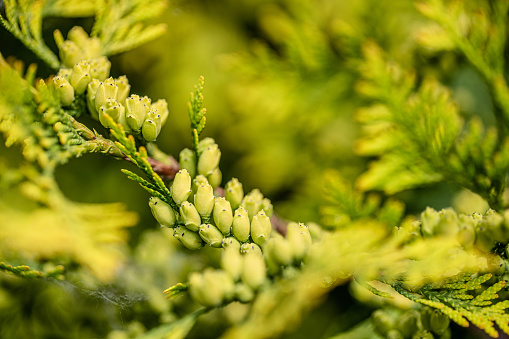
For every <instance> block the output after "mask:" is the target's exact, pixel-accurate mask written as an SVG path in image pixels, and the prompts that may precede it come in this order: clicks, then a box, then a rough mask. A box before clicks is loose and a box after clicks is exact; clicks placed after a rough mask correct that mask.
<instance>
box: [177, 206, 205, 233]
mask: <svg viewBox="0 0 509 339" xmlns="http://www.w3.org/2000/svg"><path fill="white" fill-rule="evenodd" d="M180 218H181V221H182V222H184V223H185V225H186V227H187V228H188V229H189V230H191V231H193V232H198V229H199V228H200V225H201V218H200V214H199V213H198V211H197V210H196V207H195V206H194V205H193V204H191V203H190V202H189V201H184V202H183V203H182V204H181V205H180Z"/></svg>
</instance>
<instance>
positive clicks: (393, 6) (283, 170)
mask: <svg viewBox="0 0 509 339" xmlns="http://www.w3.org/2000/svg"><path fill="white" fill-rule="evenodd" d="M158 20H159V22H165V23H166V24H167V25H168V31H167V33H166V34H165V35H164V36H162V37H160V38H158V39H157V40H155V41H153V42H150V43H148V44H146V45H143V46H141V47H139V48H137V49H134V50H132V51H130V52H127V53H124V54H122V55H119V56H115V57H113V58H112V64H113V69H112V75H113V76H119V75H124V74H125V75H127V77H128V78H129V80H130V83H131V85H132V89H131V92H132V93H137V94H140V95H148V96H150V97H151V98H152V99H154V100H157V99H158V98H164V99H166V100H167V102H168V104H169V110H170V117H169V119H168V122H167V123H166V125H165V126H164V128H163V131H162V132H161V134H160V137H159V138H158V140H157V143H158V145H159V147H160V148H161V149H162V150H164V151H165V152H167V153H169V154H172V155H174V156H175V157H178V153H179V152H180V150H181V149H182V148H184V147H189V146H190V145H191V137H190V130H189V122H188V116H187V101H188V99H189V92H190V91H191V90H192V88H193V85H194V84H195V83H196V82H197V80H198V78H199V76H201V75H203V76H204V77H205V90H204V97H205V100H204V106H205V107H206V108H207V127H206V128H205V131H204V135H205V136H210V137H213V138H214V139H215V140H216V142H217V143H218V144H219V147H220V149H221V152H222V159H221V165H220V168H221V170H222V172H223V183H225V182H226V181H227V180H229V179H230V178H231V177H236V178H238V179H239V180H240V181H241V182H243V184H244V189H245V191H246V192H248V191H250V190H251V189H253V188H260V190H261V191H262V192H263V193H264V195H265V196H267V197H269V198H270V199H271V200H272V201H273V204H274V206H275V211H276V213H278V214H279V215H280V216H281V217H283V218H285V219H290V220H295V221H301V222H309V221H313V222H317V223H321V222H322V219H321V216H320V207H321V206H322V205H323V201H324V200H323V199H324V197H323V196H322V188H321V187H322V178H323V173H324V171H326V170H327V169H331V168H332V169H335V170H338V171H339V172H340V173H341V174H342V176H343V177H345V178H347V179H348V180H350V181H351V182H352V183H354V181H355V178H356V177H357V176H358V175H359V174H360V173H362V172H363V171H364V170H365V169H366V166H367V163H368V161H369V159H366V158H361V157H359V156H357V155H356V154H355V152H354V150H355V140H356V138H357V137H358V135H359V133H360V131H359V126H358V124H357V123H356V121H355V118H354V116H355V112H356V111H357V110H358V109H359V108H360V107H362V106H363V105H365V104H366V102H365V101H364V99H363V98H362V97H361V96H359V95H358V94H357V92H356V83H357V81H358V78H359V75H358V69H357V66H358V64H359V60H360V58H361V51H360V49H361V46H362V44H363V43H364V42H365V41H367V40H374V41H376V43H377V44H379V45H380V46H381V47H382V48H383V49H384V50H385V51H386V53H387V54H388V55H389V57H390V58H393V59H395V60H397V61H398V62H399V63H400V64H402V65H403V66H404V67H407V68H411V69H414V70H415V71H416V72H417V75H418V76H419V77H422V76H424V75H427V74H433V75H435V76H437V77H438V78H439V79H440V81H442V82H443V83H445V84H446V85H448V86H450V88H451V89H452V92H453V95H454V98H455V99H456V100H457V102H458V105H459V107H460V109H461V112H462V113H463V114H464V115H465V117H468V116H470V115H473V114H476V115H480V116H481V117H482V119H483V120H484V122H485V123H486V124H488V125H489V124H492V123H493V121H492V120H491V110H492V107H491V102H490V98H489V95H488V92H487V90H486V88H485V86H484V85H483V83H482V81H481V80H480V79H479V78H478V76H477V75H476V73H475V72H474V71H473V70H472V69H471V68H470V67H469V66H467V65H466V63H465V61H464V60H462V59H461V58H459V57H458V56H457V55H455V54H454V53H452V52H450V53H449V52H442V53H434V52H433V51H430V50H426V49H425V48H423V47H421V46H420V45H419V43H418V42H419V39H418V37H419V35H418V34H419V30H420V29H421V28H422V27H423V26H425V25H428V24H429V23H428V22H427V21H426V20H425V19H424V18H423V17H421V16H420V15H419V14H418V12H417V11H416V9H415V7H414V4H413V1H409V0H393V1H378V0H350V1H341V0H185V1H184V0H175V1H171V2H170V3H169V7H168V9H167V11H166V12H165V13H164V15H163V16H162V17H161V18H159V19H158ZM76 24H79V25H83V26H84V27H85V28H86V29H87V30H88V29H90V27H91V25H92V21H91V20H90V19H77V20H74V19H73V20H63V19H56V18H50V19H49V20H47V21H46V22H45V24H44V30H45V34H47V41H48V44H49V45H50V46H53V47H54V45H52V43H53V42H52V38H51V34H52V31H53V30H54V29H56V28H59V29H60V30H62V31H63V32H65V31H67V30H68V29H70V28H71V27H72V26H73V25H76ZM0 42H1V43H0V52H1V53H2V54H3V55H4V56H9V55H16V56H17V57H18V58H20V59H22V60H24V61H25V62H27V63H29V62H33V61H36V60H35V57H34V56H33V55H32V54H31V53H30V52H28V51H27V50H26V49H25V48H24V47H23V46H22V45H21V44H20V43H19V42H17V41H16V40H15V39H14V38H12V37H11V36H10V35H9V34H8V33H7V32H6V31H5V30H3V29H1V30H0ZM49 75H50V71H49V70H48V69H46V68H44V67H40V68H39V76H41V77H46V76H49ZM0 95H1V94H0ZM82 121H83V122H85V123H86V124H87V125H89V126H91V127H94V128H97V130H98V131H102V127H101V126H100V125H98V124H97V123H96V122H94V121H93V120H91V119H87V117H83V118H82ZM0 141H2V142H1V144H2V146H0V155H1V157H2V158H5V159H7V161H10V162H11V163H16V161H17V157H19V149H14V150H7V149H6V148H5V147H4V146H3V141H4V140H3V139H1V140H0ZM17 152H18V153H17ZM121 168H128V169H131V170H132V166H130V165H129V164H126V163H124V162H121V161H118V160H115V159H112V158H108V157H105V156H103V155H96V154H93V155H86V156H83V157H82V158H79V159H75V160H73V161H71V162H70V163H69V164H67V165H64V166H61V167H60V168H59V169H58V171H57V173H56V177H57V180H58V183H59V185H60V187H61V189H62V191H63V192H64V193H65V194H66V196H67V197H68V198H70V199H71V200H74V201H78V202H87V203H106V202H123V203H124V204H126V205H127V208H128V209H129V210H131V211H135V212H136V213H138V214H139V216H140V219H139V220H140V221H139V223H138V225H137V226H135V227H132V228H130V229H129V235H130V236H129V241H128V243H127V244H126V247H125V251H126V254H127V257H128V258H129V260H128V265H126V266H125V268H124V269H123V271H122V272H121V273H120V275H119V278H118V279H117V281H115V283H108V284H98V283H97V282H94V281H93V279H92V278H90V277H89V276H87V275H86V273H81V274H82V275H81V276H78V277H75V281H81V282H82V283H80V284H77V283H73V282H72V281H71V282H66V283H61V284H55V283H49V282H33V281H20V280H19V279H16V278H13V277H10V276H6V275H5V274H0V338H92V337H94V338H96V337H97V338H106V337H107V338H111V339H113V338H131V337H132V338H134V337H136V335H137V334H139V333H142V332H143V331H144V330H145V329H149V328H151V327H154V326H156V325H158V324H160V323H163V322H168V321H170V320H172V319H176V318H178V317H179V316H180V315H182V314H185V313H186V312H188V311H190V310H191V309H193V307H194V306H193V305H190V302H189V300H188V299H186V298H181V299H179V300H177V301H175V302H174V303H170V302H168V301H167V300H166V299H165V298H164V296H163V294H162V293H161V292H162V290H164V289H165V288H167V287H169V286H171V285H172V284H175V283H177V282H179V281H185V277H186V275H187V273H188V272H190V271H192V270H195V269H200V267H203V266H204V265H207V264H213V263H214V261H215V260H217V255H216V254H215V253H212V252H211V253H208V254H206V255H202V254H196V253H190V252H188V251H185V250H183V249H182V248H181V247H180V246H179V245H178V244H177V243H176V242H175V241H174V239H172V237H171V234H170V232H169V231H167V230H160V229H159V228H158V225H157V224H156V222H155V220H154V219H153V218H152V216H151V214H150V210H149V208H148V205H147V201H148V197H149V196H148V194H147V193H146V192H145V191H143V190H142V189H140V187H139V186H137V184H136V183H134V182H132V181H129V180H128V179H127V178H126V177H125V176H124V175H123V174H122V173H121V172H120V169H121ZM1 198H2V197H0V199H1ZM398 198H400V199H401V200H403V201H404V202H405V204H406V206H407V213H419V212H420V211H422V210H423V209H424V208H425V207H426V206H432V207H434V208H437V209H440V208H443V207H446V206H451V205H454V204H456V205H457V206H460V205H462V206H466V204H465V203H464V202H465V201H466V200H467V201H470V200H469V199H470V198H469V197H466V198H465V194H464V193H462V192H459V191H458V188H456V187H452V186H450V185H447V184H439V185H434V186H432V187H427V188H423V189H419V190H413V191H411V192H403V193H400V194H399V196H398ZM461 199H463V200H461ZM465 199H466V200H465ZM458 201H463V202H462V203H458ZM473 208H475V206H474V207H473ZM469 211H470V210H467V212H469ZM235 307H237V308H235ZM371 311H372V309H371V308H370V306H369V304H361V303H359V302H358V301H356V300H355V299H354V298H353V297H351V296H350V293H349V290H348V288H347V287H341V288H337V289H336V290H334V291H333V293H331V294H330V295H329V297H328V298H327V300H324V302H323V304H322V306H320V307H319V308H317V309H316V310H315V311H314V312H313V313H311V314H310V315H309V317H308V318H306V319H305V320H304V322H303V323H302V324H297V325H296V326H295V328H293V329H289V331H290V334H288V335H287V336H288V338H305V337H308V338H309V337H312V338H322V337H324V338H327V337H328V336H330V335H333V334H335V333H337V332H339V331H341V330H345V329H348V328H350V327H351V326H353V325H354V324H356V323H357V322H358V321H360V320H363V319H365V318H367V317H368V316H369V314H370V313H371ZM242 312H244V309H243V308H242V307H241V306H238V305H234V306H232V307H231V309H229V308H227V309H225V310H223V311H221V312H215V313H213V314H210V315H207V316H205V317H203V319H202V320H200V322H199V323H198V325H197V326H196V327H195V329H194V330H193V332H192V333H191V337H195V338H205V337H211V338H214V337H217V336H218V335H219V334H220V333H221V331H222V330H223V329H224V327H225V326H227V325H228V324H229V323H230V322H234V321H235V315H237V316H238V315H239V314H242ZM455 331H458V329H455ZM463 335H464V336H463V337H464V338H467V336H471V337H473V338H474V337H479V335H478V334H475V333H472V332H469V333H464V334H463Z"/></svg>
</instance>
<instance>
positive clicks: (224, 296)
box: [189, 246, 267, 307]
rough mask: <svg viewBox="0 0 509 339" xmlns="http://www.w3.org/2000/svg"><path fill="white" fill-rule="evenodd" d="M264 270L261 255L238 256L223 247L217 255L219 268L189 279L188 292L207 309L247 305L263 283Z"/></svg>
mask: <svg viewBox="0 0 509 339" xmlns="http://www.w3.org/2000/svg"><path fill="white" fill-rule="evenodd" d="M266 279H267V268H266V265H265V261H264V260H263V256H262V254H261V252H259V253H258V252H247V253H244V254H243V253H241V252H240V251H239V249H238V248H236V247H235V246H227V247H226V248H225V249H224V250H223V252H222V255H221V269H216V270H213V269H211V268H207V269H205V270H204V271H203V272H202V273H197V272H194V273H192V274H191V275H190V276H189V293H190V294H191V296H192V297H193V299H194V300H195V301H196V302H198V303H200V304H202V305H204V306H208V307H218V306H221V305H224V304H226V303H228V302H232V301H240V302H243V303H246V302H250V301H251V300H253V298H254V297H255V293H256V291H257V290H258V289H259V288H260V287H261V286H262V285H263V284H264V283H265V282H266Z"/></svg>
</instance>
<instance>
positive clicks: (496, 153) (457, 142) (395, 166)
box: [356, 44, 509, 209]
mask: <svg viewBox="0 0 509 339" xmlns="http://www.w3.org/2000/svg"><path fill="white" fill-rule="evenodd" d="M362 74H363V76H364V80H363V81H362V82H360V83H359V86H358V89H359V90H360V91H361V92H362V93H363V94H365V95H367V96H369V97H371V98H373V99H374V100H376V101H377V102H378V103H377V104H376V105H374V106H371V107H369V108H366V109H363V110H361V111H359V113H358V119H359V121H360V122H362V124H363V128H364V137H363V138H362V139H360V140H359V141H358V143H357V145H356V150H357V152H358V153H359V154H362V155H367V156H368V155H369V156H378V157H379V159H378V160H376V161H374V162H373V163H372V164H371V165H370V167H369V170H368V171H367V172H365V173H364V174H363V175H361V176H360V178H359V179H358V181H357V185H358V187H359V188H360V189H361V190H369V189H378V190H384V191H385V192H386V193H388V194H394V193H396V192H400V191H402V190H406V189H410V188H414V187H419V186H422V185H425V184H430V183H435V182H438V181H441V180H446V181H449V182H453V183H456V184H459V185H461V186H463V187H465V188H468V189H470V190H472V191H473V192H475V193H478V194H479V195H481V196H482V197H483V198H484V199H486V200H487V201H488V202H489V204H490V205H491V206H492V207H493V208H496V209H501V208H502V193H503V190H504V188H505V175H506V172H507V169H508V166H509V140H508V139H507V137H506V136H505V134H500V132H498V131H497V130H496V129H494V128H489V129H488V130H487V131H485V129H484V127H483V125H482V124H481V122H480V121H478V120H473V121H472V122H471V123H469V124H468V126H467V127H465V128H463V127H462V126H463V122H462V118H461V117H460V115H459V112H458V108H457V106H456V105H455V103H454V101H453V100H452V99H451V95H450V93H449V91H448V89H447V88H445V87H444V86H442V85H440V84H439V83H438V82H437V81H436V80H432V79H426V80H424V81H423V82H422V84H421V85H420V86H419V87H416V84H415V79H414V78H415V77H414V76H413V75H412V74H411V73H408V72H406V71H404V70H403V69H401V67H399V66H398V65H396V64H393V63H390V62H388V61H387V60H386V57H385V56H384V55H383V52H382V51H381V50H380V48H379V47H377V46H376V45H373V44H368V45H366V47H365V63H364V64H363V66H362Z"/></svg>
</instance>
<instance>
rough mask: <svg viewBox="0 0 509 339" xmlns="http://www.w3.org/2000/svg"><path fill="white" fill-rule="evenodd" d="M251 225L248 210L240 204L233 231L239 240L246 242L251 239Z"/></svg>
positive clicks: (234, 218) (236, 211)
mask: <svg viewBox="0 0 509 339" xmlns="http://www.w3.org/2000/svg"><path fill="white" fill-rule="evenodd" d="M250 230H251V226H250V223H249V217H248V214H247V211H246V210H245V209H244V208H243V207H242V206H240V207H239V208H237V209H236V210H235V214H234V216H233V222H232V233H233V235H234V236H235V238H237V239H238V240H239V241H242V242H246V241H247V240H248V239H249V232H250Z"/></svg>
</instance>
